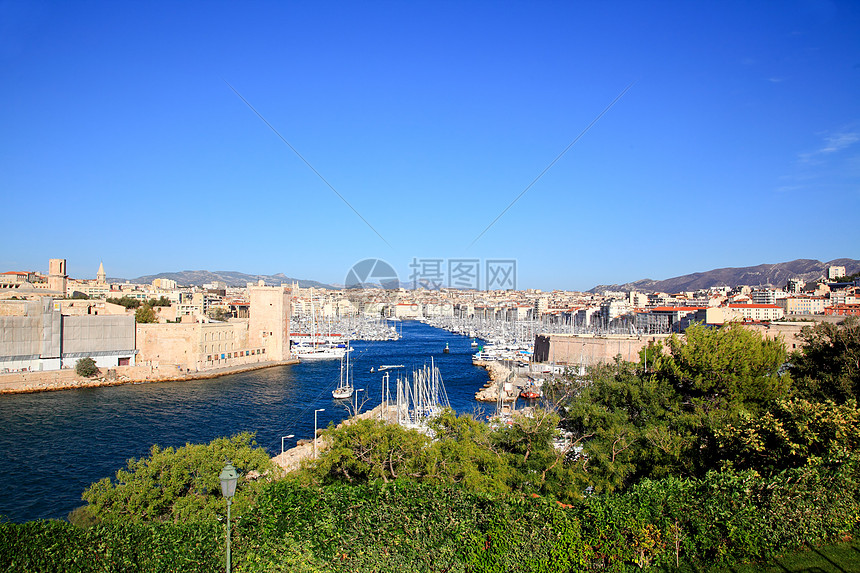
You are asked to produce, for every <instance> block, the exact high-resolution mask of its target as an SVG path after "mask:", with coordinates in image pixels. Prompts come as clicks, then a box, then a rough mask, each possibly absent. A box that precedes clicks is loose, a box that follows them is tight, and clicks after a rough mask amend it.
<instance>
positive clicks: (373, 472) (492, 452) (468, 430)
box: [302, 409, 570, 498]
mask: <svg viewBox="0 0 860 573" xmlns="http://www.w3.org/2000/svg"><path fill="white" fill-rule="evenodd" d="M558 421H559V418H558V416H557V415H556V414H553V413H551V412H547V411H544V410H540V409H536V410H535V412H534V415H533V417H527V416H516V417H514V419H513V421H512V423H511V424H510V425H506V426H503V427H501V428H498V429H495V430H494V429H491V428H490V427H489V426H488V425H487V424H484V423H482V422H479V421H478V420H476V419H475V418H473V417H472V416H469V415H457V414H456V413H455V412H454V411H453V410H446V411H445V412H444V413H442V414H441V415H440V416H438V417H436V418H435V419H434V420H432V421H431V422H430V425H429V428H428V429H429V433H430V434H431V435H432V436H433V439H431V438H430V437H428V435H427V434H425V433H422V432H419V431H417V430H415V429H408V428H403V427H401V426H399V425H397V424H387V423H385V422H382V421H379V420H371V419H366V420H357V421H354V422H352V423H350V424H345V425H343V426H340V427H337V428H333V427H332V428H329V429H327V430H326V431H325V432H324V433H323V436H324V439H325V440H326V442H327V447H326V448H325V449H324V450H323V451H322V452H321V453H320V455H319V459H318V460H316V461H314V462H312V463H310V464H308V465H307V466H306V467H305V469H304V473H303V474H302V475H303V477H302V479H304V480H305V482H306V483H313V484H317V485H329V484H334V483H348V484H353V485H355V484H363V483H372V482H375V481H382V482H384V483H387V482H390V481H394V480H396V479H399V478H403V479H409V480H414V481H418V482H424V483H430V484H437V485H452V484H460V485H463V486H465V487H467V488H469V489H470V490H471V491H476V492H506V491H521V492H525V493H541V494H547V493H553V494H556V495H559V496H561V497H562V498H566V497H569V496H570V493H569V492H567V489H568V488H569V485H568V484H567V483H566V481H567V477H568V476H566V474H565V471H566V465H565V463H564V459H565V452H564V451H559V450H556V449H555V448H554V447H553V438H554V437H555V435H556V433H557V426H558Z"/></svg>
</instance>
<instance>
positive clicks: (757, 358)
mask: <svg viewBox="0 0 860 573" xmlns="http://www.w3.org/2000/svg"><path fill="white" fill-rule="evenodd" d="M668 346H669V356H668V357H667V359H666V360H664V361H662V362H661V363H660V364H659V366H658V368H657V375H658V376H661V377H664V378H666V379H668V380H669V381H670V382H671V383H672V384H673V385H675V386H676V387H677V388H678V390H679V391H680V392H681V394H682V395H683V396H684V397H685V398H686V399H689V400H690V401H691V402H692V404H693V406H694V408H695V409H696V410H698V411H700V412H701V413H703V414H705V415H712V414H716V415H717V417H718V418H725V417H726V416H729V417H730V416H732V415H734V414H736V413H737V412H738V411H739V410H744V411H747V412H750V413H756V412H758V411H759V410H761V409H762V407H763V406H764V405H766V404H768V403H769V402H770V401H771V400H774V399H777V398H780V397H783V396H785V395H787V393H788V391H789V390H790V388H791V379H790V378H789V377H788V376H783V375H780V368H781V367H782V365H783V364H784V363H785V360H786V353H785V346H784V345H783V343H782V341H781V340H778V339H772V338H767V337H763V336H761V335H760V334H758V333H756V332H753V331H751V330H748V329H746V328H744V327H743V326H741V325H739V324H735V323H732V324H729V325H728V326H725V327H722V328H718V329H708V328H706V327H704V326H702V325H693V326H691V327H690V328H688V329H687V331H686V332H685V335H684V338H683V339H681V338H679V337H677V336H673V337H672V338H670V339H669V340H668Z"/></svg>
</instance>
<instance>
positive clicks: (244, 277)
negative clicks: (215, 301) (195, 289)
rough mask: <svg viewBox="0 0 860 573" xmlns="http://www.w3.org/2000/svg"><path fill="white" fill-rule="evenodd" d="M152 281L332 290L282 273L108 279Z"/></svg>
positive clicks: (188, 273) (203, 273)
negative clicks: (293, 285)
mask: <svg viewBox="0 0 860 573" xmlns="http://www.w3.org/2000/svg"><path fill="white" fill-rule="evenodd" d="M154 279H170V280H174V281H176V284H178V285H180V286H203V285H204V284H206V283H213V282H215V281H221V282H223V283H226V284H227V286H231V287H244V286H245V285H247V284H248V283H256V282H257V281H259V280H261V279H262V280H263V281H265V283H266V284H267V285H269V286H278V285H280V284H281V283H288V284H289V283H294V282H297V283H299V286H300V287H301V288H308V287H314V288H327V289H333V288H336V287H333V286H331V285H327V284H325V283H321V282H317V281H310V280H305V279H294V278H291V277H288V276H287V275H285V274H284V273H277V274H274V275H249V274H246V273H240V272H237V271H202V270H201V271H179V272H172V273H158V274H157V275H146V276H142V277H137V278H136V279H117V278H111V279H109V280H110V281H111V282H125V281H126V280H128V281H129V282H132V283H138V284H149V283H151V282H152V281H153V280H154Z"/></svg>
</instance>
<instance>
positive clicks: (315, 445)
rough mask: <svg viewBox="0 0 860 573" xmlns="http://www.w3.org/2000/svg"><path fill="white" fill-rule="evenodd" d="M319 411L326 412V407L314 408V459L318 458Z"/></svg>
mask: <svg viewBox="0 0 860 573" xmlns="http://www.w3.org/2000/svg"><path fill="white" fill-rule="evenodd" d="M317 412H325V408H320V409H319V410H314V459H317Z"/></svg>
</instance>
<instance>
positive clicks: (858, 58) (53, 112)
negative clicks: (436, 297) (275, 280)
mask: <svg viewBox="0 0 860 573" xmlns="http://www.w3.org/2000/svg"><path fill="white" fill-rule="evenodd" d="M0 15H2V17H0V22H3V23H2V24H0V61H2V66H0V79H2V81H3V84H4V85H5V86H7V89H6V90H4V93H3V94H2V95H0V98H2V99H0V103H2V106H0V108H2V111H0V122H2V125H3V126H4V127H3V132H4V134H5V135H6V137H4V138H3V141H2V142H0V188H2V189H3V190H4V191H3V195H2V196H3V200H4V206H5V207H6V209H5V212H6V213H7V216H10V217H15V218H20V219H25V220H27V221H28V222H31V223H32V227H28V228H25V229H23V230H19V231H11V232H9V233H7V235H6V237H4V248H3V250H2V256H0V266H2V267H4V268H3V270H46V267H45V265H46V262H47V259H48V258H50V257H63V258H66V259H68V260H69V261H70V262H71V266H70V271H69V272H70V274H75V275H77V276H80V277H86V276H88V275H89V274H90V273H93V276H94V273H95V270H96V269H97V268H98V265H99V262H101V261H104V262H105V266H106V269H107V271H108V274H109V275H111V276H122V277H127V278H134V277H138V276H143V275H149V274H156V273H160V272H169V271H178V270H181V269H204V268H205V269H213V270H214V269H231V270H236V271H240V272H246V273H260V274H275V273H279V272H283V273H285V274H287V275H288V276H291V277H297V278H302V279H309V280H317V281H320V282H324V283H343V282H344V278H345V276H346V273H347V272H348V271H349V269H350V268H351V266H352V265H353V264H355V263H356V262H358V261H360V260H362V259H365V258H371V257H377V258H380V259H383V260H386V261H389V262H390V263H391V264H392V265H393V266H394V267H395V268H396V270H397V272H398V274H399V275H400V276H401V277H405V276H408V275H409V263H410V262H412V261H413V259H444V260H450V259H466V258H470V259H478V260H481V261H486V260H491V259H514V260H516V261H517V281H518V284H517V287H518V288H521V289H525V288H541V289H553V288H558V289H569V290H586V289H589V288H592V287H593V286H595V285H597V284H612V283H625V282H629V281H634V280H638V279H642V278H652V279H662V278H668V277H675V276H680V275H684V274H688V273H693V272H698V271H704V270H708V269H716V268H722V267H742V266H753V265H757V264H761V263H778V262H783V261H790V260H794V259H797V258H809V259H818V260H821V261H828V260H832V259H836V258H841V257H848V258H855V259H856V258H860V257H858V256H857V253H856V247H855V251H854V252H852V250H851V249H850V247H849V248H846V245H849V246H850V245H852V244H853V245H857V244H860V230H858V229H857V228H856V225H851V224H847V225H846V224H845V223H846V222H847V220H846V219H844V218H840V217H839V216H838V215H837V214H836V213H834V211H836V212H837V213H841V212H846V213H851V212H856V211H857V209H858V207H860V193H858V189H860V186H858V183H860V152H858V149H860V101H858V98H857V97H856V95H857V94H858V93H860V38H858V37H857V35H856V33H855V31H856V30H857V29H858V28H860V7H858V6H857V5H856V4H853V3H850V2H833V3H827V2H818V3H816V2H788V3H784V4H780V5H765V4H754V5H748V4H745V3H734V4H724V3H720V4H695V5H689V4H685V3H664V4H656V5H645V4H639V3H633V2H614V3H602V4H599V5H586V4H573V3H570V4H568V3H554V2H540V3H529V4H517V3H508V4H496V3H484V2H475V3H469V4H466V5H460V4H457V3H432V4H430V3H408V4H404V5H397V4H381V3H380V4H363V5H361V6H357V5H349V4H342V3H336V2H335V3H327V4H318V3H315V4H311V5H281V4H275V3H261V4H257V5H254V6H253V7H247V6H241V7H240V6H230V5H227V4H200V3H190V4H183V5H173V4H168V3H153V4H147V5H145V6H144V5H114V4H110V3H93V4H87V5H66V4H61V3H52V2H46V3H6V4H4V5H2V6H0ZM231 88H232V89H231ZM628 88H629V89H628ZM234 90H235V91H234ZM625 90H627V91H626V92H625ZM237 94H238V95H237ZM621 94H623V97H620V98H619V95H621ZM613 101H615V103H614V105H611V107H610V104H612V102H613ZM251 106H253V110H252V109H251ZM255 112H256V113H255ZM602 112H605V113H603V115H601V113H602ZM257 114H259V116H258V115H257ZM261 118H262V119H263V121H261ZM595 120H597V121H595ZM589 126H591V127H590V128H589ZM586 129H587V131H585V130H586ZM580 135H581V137H579V136H580ZM281 138H283V140H282V139H281ZM285 142H288V144H287V145H285ZM572 142H575V144H573V145H572V146H570V147H569V149H568V146H569V145H570V144H571V143H572ZM291 147H292V148H291ZM565 149H567V151H566V153H563V154H562V152H563V151H564V150H565ZM299 154H300V155H299ZM547 167H549V169H547ZM544 170H546V171H545V172H544ZM536 178H538V179H537V180H536ZM532 183H533V184H532ZM530 184H531V186H530ZM518 197H519V199H518ZM34 199H35V202H34ZM816 199H819V200H818V201H815V200H816ZM34 203H35V204H34ZM509 206H510V208H509V209H507V210H506V208H507V207H509ZM500 214H501V216H500V217H499V215H500ZM497 217H498V219H497V220H495V219H496V218H497ZM494 220H495V221H494ZM485 229H486V232H485V233H483V235H481V236H480V238H478V239H477V240H475V239H476V238H477V237H478V236H479V235H480V234H481V233H482V231H483V230H485ZM473 242H474V244H472V245H470V243H473ZM84 269H86V271H84ZM90 269H92V270H91V271H90Z"/></svg>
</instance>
